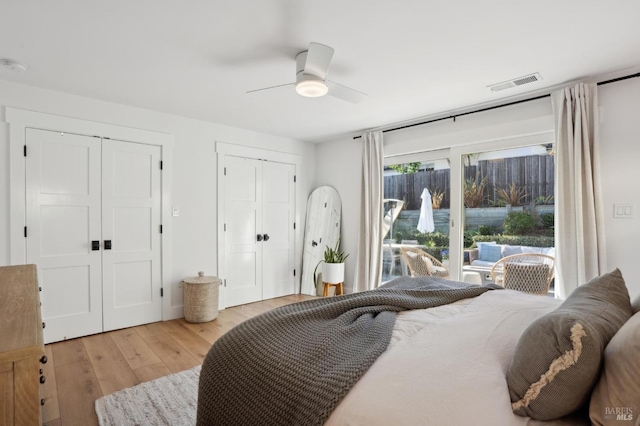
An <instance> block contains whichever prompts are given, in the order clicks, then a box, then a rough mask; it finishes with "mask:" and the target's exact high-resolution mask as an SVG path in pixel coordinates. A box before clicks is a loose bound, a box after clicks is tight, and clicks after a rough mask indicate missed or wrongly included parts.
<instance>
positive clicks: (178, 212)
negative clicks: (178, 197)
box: [171, 206, 180, 216]
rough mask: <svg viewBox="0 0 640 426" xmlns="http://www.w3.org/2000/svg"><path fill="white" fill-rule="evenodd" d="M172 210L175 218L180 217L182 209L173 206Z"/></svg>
mask: <svg viewBox="0 0 640 426" xmlns="http://www.w3.org/2000/svg"><path fill="white" fill-rule="evenodd" d="M171 210H172V214H173V216H180V207H178V206H173V208H172V209H171Z"/></svg>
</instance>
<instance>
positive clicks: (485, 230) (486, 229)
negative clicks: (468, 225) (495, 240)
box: [476, 225, 495, 235]
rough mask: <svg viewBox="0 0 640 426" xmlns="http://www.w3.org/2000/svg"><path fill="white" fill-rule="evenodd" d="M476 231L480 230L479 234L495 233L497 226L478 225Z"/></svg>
mask: <svg viewBox="0 0 640 426" xmlns="http://www.w3.org/2000/svg"><path fill="white" fill-rule="evenodd" d="M476 231H478V235H493V234H495V228H494V227H493V226H490V225H478V228H476Z"/></svg>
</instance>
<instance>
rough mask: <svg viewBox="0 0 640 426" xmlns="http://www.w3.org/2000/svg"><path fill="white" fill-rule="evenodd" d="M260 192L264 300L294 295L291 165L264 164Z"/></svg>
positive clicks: (292, 168) (293, 211) (293, 190)
mask: <svg viewBox="0 0 640 426" xmlns="http://www.w3.org/2000/svg"><path fill="white" fill-rule="evenodd" d="M262 167H263V168H262V189H263V198H262V199H263V202H262V205H263V226H262V229H263V233H264V234H265V235H266V236H267V237H265V241H263V243H262V244H263V246H262V247H263V255H262V259H263V261H262V264H263V273H262V277H263V278H262V280H263V284H262V285H263V292H262V298H263V299H271V298H273V297H281V296H286V295H289V294H293V293H295V282H294V279H295V278H294V275H293V274H294V272H293V265H294V255H295V253H294V247H295V245H294V243H295V230H294V228H293V224H294V222H295V209H296V203H295V180H294V179H295V173H296V168H295V166H294V165H293V164H283V163H275V162H271V161H264V162H263V164H262Z"/></svg>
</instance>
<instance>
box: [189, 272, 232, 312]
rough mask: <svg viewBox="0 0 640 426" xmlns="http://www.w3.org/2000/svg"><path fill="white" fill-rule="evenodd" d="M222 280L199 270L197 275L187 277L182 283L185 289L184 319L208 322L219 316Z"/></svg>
mask: <svg viewBox="0 0 640 426" xmlns="http://www.w3.org/2000/svg"><path fill="white" fill-rule="evenodd" d="M221 283H222V280H220V279H219V278H217V277H205V276H204V272H202V271H200V272H198V276H197V277H191V278H185V279H184V280H182V282H181V283H180V287H182V288H183V289H184V319H186V320H187V321H188V322H207V321H211V320H214V319H216V317H217V316H218V292H219V287H220V284H221Z"/></svg>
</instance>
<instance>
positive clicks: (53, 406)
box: [42, 295, 312, 426]
mask: <svg viewBox="0 0 640 426" xmlns="http://www.w3.org/2000/svg"><path fill="white" fill-rule="evenodd" d="M308 299H312V297H311V296H305V295H291V296H286V297H281V298H277V299H270V300H264V301H262V302H256V303H251V304H248V305H241V306H235V307H232V308H227V309H225V310H222V311H220V312H219V314H218V318H216V319H215V320H214V321H211V322H207V323H201V324H191V323H188V322H186V321H185V320H184V318H181V319H177V320H171V321H164V322H157V323H153V324H146V325H140V326H137V327H131V328H125V329H122V330H117V331H111V332H108V333H102V334H96V335H93V336H87V337H82V338H78V339H73V340H67V341H64V342H58V343H53V344H50V345H46V346H45V351H46V354H47V358H48V359H49V361H48V362H47V363H46V364H45V365H44V367H43V369H44V375H45V376H46V378H47V379H46V382H45V383H44V385H43V397H44V399H45V401H46V403H45V405H44V407H42V416H43V424H45V425H48V426H74V425H82V426H90V425H97V424H98V420H97V418H96V413H95V408H94V402H95V400H96V399H98V398H100V397H101V396H103V395H108V394H110V393H113V392H116V391H118V390H121V389H125V388H128V387H131V386H134V385H137V384H139V383H142V382H146V381H149V380H153V379H157V378H158V377H162V376H166V375H168V374H172V373H177V372H178V371H183V370H186V369H189V368H191V367H195V366H196V365H199V364H201V363H202V361H203V360H204V357H205V356H206V354H207V351H208V350H209V348H210V347H211V345H212V344H213V342H215V341H216V340H217V339H218V338H219V337H220V336H222V335H223V334H224V333H226V332H227V331H228V330H230V329H231V328H233V327H235V326H236V325H238V324H240V323H241V322H243V321H245V320H247V319H249V318H251V317H254V316H256V315H258V314H261V313H263V312H266V311H268V310H271V309H273V308H277V307H279V306H284V305H288V304H290V303H294V302H300V301H302V300H308Z"/></svg>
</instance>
